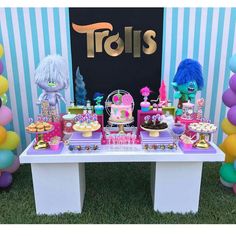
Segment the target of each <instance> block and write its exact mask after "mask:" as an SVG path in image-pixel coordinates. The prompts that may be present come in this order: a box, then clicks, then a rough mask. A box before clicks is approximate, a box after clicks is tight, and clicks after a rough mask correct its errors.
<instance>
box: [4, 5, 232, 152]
mask: <svg viewBox="0 0 236 236" xmlns="http://www.w3.org/2000/svg"><path fill="white" fill-rule="evenodd" d="M68 14H69V11H68V9H67V8H0V43H3V46H4V49H5V56H4V58H3V63H4V65H5V72H4V75H5V76H6V77H7V78H8V80H9V84H10V89H9V92H8V95H9V103H8V105H9V107H11V109H12V110H13V112H14V120H13V122H12V123H11V124H10V125H9V127H8V128H10V129H14V130H15V131H16V132H18V133H19V134H20V136H21V145H20V147H19V150H18V151H21V150H22V149H23V148H25V147H26V145H27V144H28V143H29V142H30V140H31V138H32V137H31V136H30V135H28V134H26V133H25V130H24V126H25V124H27V122H28V117H34V116H36V115H37V113H38V111H39V108H38V107H37V106H36V105H35V104H36V100H37V97H38V95H39V94H40V92H41V91H40V90H39V89H38V88H37V87H36V86H35V84H34V76H33V74H34V70H35V67H37V65H38V63H39V61H40V60H41V59H42V58H43V57H45V56H46V55H48V54H54V53H58V54H61V55H63V56H64V57H65V58H66V59H67V61H68V66H69V71H70V79H71V84H72V71H71V68H72V66H71V65H72V63H71V48H70V32H69V15H68ZM235 26H236V9H235V8H232V9H230V8H166V9H165V12H164V31H163V58H162V79H164V80H165V81H166V84H167V87H168V93H169V97H170V99H171V100H173V89H172V87H171V82H172V79H173V76H174V74H175V71H176V68H177V66H178V64H179V63H180V61H181V60H183V59H185V58H187V57H188V58H194V59H196V60H198V61H199V62H200V63H201V64H202V65H203V73H204V78H205V84H206V85H205V87H204V89H203V91H202V92H199V93H198V95H197V97H198V98H199V97H204V98H205V100H206V107H205V109H204V114H205V116H206V117H207V118H210V119H211V120H212V121H213V122H214V123H215V124H217V125H220V121H221V120H222V119H223V118H224V117H225V116H226V112H227V111H226V108H225V106H224V105H222V102H221V96H222V92H223V91H224V90H225V89H226V88H227V86H228V81H229V78H230V75H231V73H230V71H229V69H228V62H229V58H230V57H231V55H232V54H234V53H236V43H235V42H236V31H235ZM72 89H73V87H72V86H70V88H69V89H68V90H66V91H65V92H64V95H65V97H66V98H67V100H68V102H69V101H70V100H72V99H73V91H72ZM175 104H176V101H175ZM61 109H62V111H65V105H63V104H62V105H61ZM222 139H223V134H222V132H221V131H219V132H218V133H217V135H216V136H215V140H216V141H217V142H218V143H220V142H221V141H222Z"/></svg>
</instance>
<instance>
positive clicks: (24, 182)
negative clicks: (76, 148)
mask: <svg viewBox="0 0 236 236" xmlns="http://www.w3.org/2000/svg"><path fill="white" fill-rule="evenodd" d="M219 168H220V164H212V163H208V164H204V169H203V179H202V187H201V198H200V207H199V212H198V213H197V214H195V215H194V214H186V215H181V214H171V213H169V214H160V213H157V212H154V210H153V206H152V199H151V194H150V164H149V163H112V164H110V163H103V164H86V188H87V190H86V194H85V201H84V208H83V212H82V214H62V215H58V216H37V215H36V213H35V206H34V195H33V188H32V178H31V170H30V166H29V165H24V166H22V167H21V168H20V170H19V171H18V172H16V173H15V174H14V182H13V185H12V186H11V188H9V189H8V190H4V191H3V190H2V191H1V192H0V223H10V224H14V223H18V224H21V223H28V224H33V223H35V224H37V223H44V224H47V223H52V224H71V223H75V224H88V223H89V224H93V223H96V224H105V223H106V224H123V223H126V224H136V223H138V224H165V223H170V224H175V223H182V224H185V223H186V224H195V223H202V224H203V223H206V224H207V223H208V224H210V223H236V196H235V195H234V194H233V192H232V189H227V188H225V187H223V186H222V185H221V184H220V182H219V174H218V173H219ZM173 194H175V193H173Z"/></svg>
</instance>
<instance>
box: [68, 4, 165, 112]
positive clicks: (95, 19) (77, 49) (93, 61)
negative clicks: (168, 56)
mask: <svg viewBox="0 0 236 236" xmlns="http://www.w3.org/2000/svg"><path fill="white" fill-rule="evenodd" d="M69 13H70V32H71V49H72V65H73V76H74V79H75V72H76V68H77V66H79V67H80V72H81V74H82V75H83V76H84V80H85V84H86V89H87V92H88V94H87V99H90V100H92V97H93V94H94V93H95V92H101V93H104V94H105V96H104V97H105V98H106V96H107V95H108V94H109V93H110V92H112V91H113V90H116V89H124V90H127V91H129V92H130V93H131V95H132V96H133V97H134V100H135V112H134V115H135V116H136V112H137V109H140V106H139V103H140V102H141V101H142V97H141V95H140V93H139V91H140V89H141V88H142V87H144V86H149V87H150V88H151V89H152V90H153V92H154V93H153V94H152V95H151V96H150V98H151V99H155V98H157V96H158V88H159V86H160V81H161V60H162V33H163V8H70V9H69ZM99 22H107V23H110V24H111V25H112V26H113V30H112V31H110V32H109V35H108V37H109V36H112V35H115V34H117V33H119V36H120V37H121V38H122V40H123V41H124V44H126V42H125V30H124V29H125V27H129V26H132V27H133V28H132V30H133V31H132V34H133V32H134V31H141V33H140V35H141V37H140V40H141V46H140V48H141V54H140V57H137V58H136V57H134V54H133V52H132V53H125V50H124V51H123V52H122V53H121V54H120V55H119V56H116V57H112V56H109V55H108V54H107V53H106V52H105V50H104V42H105V40H106V39H107V37H105V38H104V39H103V52H94V58H89V57H88V55H87V34H86V33H78V32H76V31H75V30H74V29H73V28H72V23H74V24H78V25H89V24H93V23H99ZM147 30H153V31H155V32H156V37H155V39H154V40H155V42H156V45H157V49H156V51H155V52H154V53H153V54H150V55H147V54H145V53H144V52H143V51H142V46H145V47H147V44H146V43H145V42H144V39H143V35H144V33H145V32H146V31H147ZM102 31H104V29H103V30H96V31H95V32H102ZM115 46H116V45H114V44H112V45H111V47H112V48H115ZM132 46H133V47H134V45H132ZM132 51H134V50H132ZM74 91H75V90H74Z"/></svg>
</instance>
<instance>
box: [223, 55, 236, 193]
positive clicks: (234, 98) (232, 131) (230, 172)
mask: <svg viewBox="0 0 236 236" xmlns="http://www.w3.org/2000/svg"><path fill="white" fill-rule="evenodd" d="M229 68H230V70H231V71H232V72H234V73H235V74H234V75H233V76H232V77H231V78H230V80H229V88H228V89H227V90H226V91H225V92H224V93H223V96H222V100H223V103H224V104H225V105H226V106H227V107H229V110H228V112H227V118H225V119H224V120H223V121H222V123H221V127H222V130H223V132H224V133H225V134H227V135H228V136H227V137H226V138H225V140H224V141H223V143H222V144H220V148H221V150H222V151H223V152H224V153H225V162H224V163H223V164H222V166H221V168H220V180H221V183H222V184H223V185H224V186H226V187H231V188H233V191H234V193H235V194H236V145H235V144H236V55H234V56H233V57H232V58H231V59H230V62H229Z"/></svg>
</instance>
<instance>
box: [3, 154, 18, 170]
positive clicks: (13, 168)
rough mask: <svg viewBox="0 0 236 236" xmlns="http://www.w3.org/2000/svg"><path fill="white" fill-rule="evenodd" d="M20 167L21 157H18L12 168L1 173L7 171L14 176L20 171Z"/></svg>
mask: <svg viewBox="0 0 236 236" xmlns="http://www.w3.org/2000/svg"><path fill="white" fill-rule="evenodd" d="M19 167H20V160H19V157H16V158H15V160H14V162H13V164H12V165H11V166H10V167H8V168H6V169H3V170H1V171H6V172H9V173H11V174H13V173H14V172H16V171H17V170H18V169H19Z"/></svg>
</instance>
